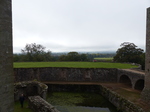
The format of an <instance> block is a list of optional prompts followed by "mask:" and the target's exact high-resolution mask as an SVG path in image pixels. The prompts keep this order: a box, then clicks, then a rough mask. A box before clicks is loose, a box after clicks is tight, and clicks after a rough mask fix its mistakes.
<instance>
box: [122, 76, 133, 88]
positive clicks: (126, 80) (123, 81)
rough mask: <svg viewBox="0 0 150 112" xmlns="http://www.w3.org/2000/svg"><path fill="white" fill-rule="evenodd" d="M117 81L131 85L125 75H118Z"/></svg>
mask: <svg viewBox="0 0 150 112" xmlns="http://www.w3.org/2000/svg"><path fill="white" fill-rule="evenodd" d="M119 82H120V83H124V84H125V85H127V86H130V87H132V82H131V79H130V78H129V77H128V76H127V75H122V76H120V79H119Z"/></svg>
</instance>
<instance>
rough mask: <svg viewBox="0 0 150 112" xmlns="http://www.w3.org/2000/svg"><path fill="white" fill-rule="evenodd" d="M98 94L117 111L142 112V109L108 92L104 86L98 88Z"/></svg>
mask: <svg viewBox="0 0 150 112" xmlns="http://www.w3.org/2000/svg"><path fill="white" fill-rule="evenodd" d="M100 93H101V95H102V96H104V97H105V98H106V99H108V100H109V101H110V102H111V103H112V104H113V105H114V106H116V107H117V109H118V110H121V111H122V112H144V110H143V109H142V108H140V107H139V106H137V105H135V104H134V103H132V102H130V101H129V100H127V99H125V98H123V97H121V96H120V95H118V94H117V93H115V92H113V91H111V90H109V89H108V88H106V87H104V86H100Z"/></svg>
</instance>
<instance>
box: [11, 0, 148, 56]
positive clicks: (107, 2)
mask: <svg viewBox="0 0 150 112" xmlns="http://www.w3.org/2000/svg"><path fill="white" fill-rule="evenodd" d="M148 7H150V0H12V11H13V12H12V13H13V51H14V53H18V52H21V49H23V48H24V47H25V45H26V44H31V43H36V44H41V45H43V46H45V47H46V49H47V50H48V49H49V50H50V51H52V52H64V51H65V52H66V51H68V52H70V51H77V52H81V51H85V52H89V51H116V50H117V49H118V48H119V47H120V44H121V43H123V42H132V43H134V44H135V45H137V46H138V47H139V48H142V49H145V39H146V8H148Z"/></svg>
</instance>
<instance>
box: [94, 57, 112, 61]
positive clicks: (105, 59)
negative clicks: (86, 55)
mask: <svg viewBox="0 0 150 112" xmlns="http://www.w3.org/2000/svg"><path fill="white" fill-rule="evenodd" d="M94 59H95V60H104V61H112V60H113V58H99V57H97V58H94Z"/></svg>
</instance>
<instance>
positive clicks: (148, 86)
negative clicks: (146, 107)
mask: <svg viewBox="0 0 150 112" xmlns="http://www.w3.org/2000/svg"><path fill="white" fill-rule="evenodd" d="M142 98H143V99H144V100H147V101H148V102H150V8H148V9H147V25H146V55H145V88H144V90H143V92H142Z"/></svg>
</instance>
